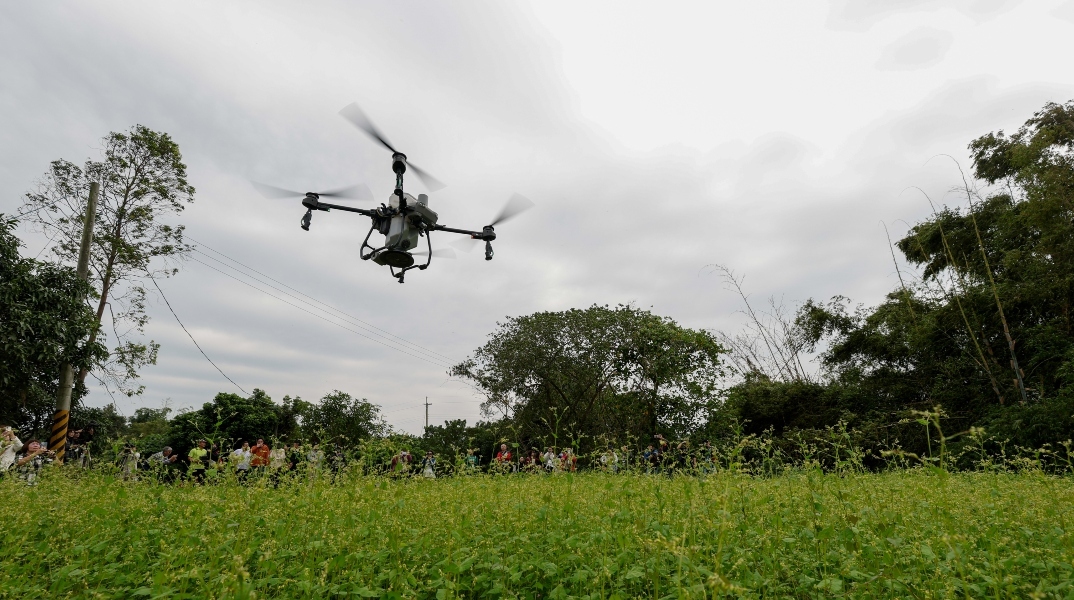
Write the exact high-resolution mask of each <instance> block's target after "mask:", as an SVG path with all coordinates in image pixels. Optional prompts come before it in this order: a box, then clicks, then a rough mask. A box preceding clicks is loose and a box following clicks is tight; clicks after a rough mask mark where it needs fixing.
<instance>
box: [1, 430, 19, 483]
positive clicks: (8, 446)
mask: <svg viewBox="0 0 1074 600" xmlns="http://www.w3.org/2000/svg"><path fill="white" fill-rule="evenodd" d="M19 450H22V442H21V441H19V438H17V437H15V432H14V431H12V430H11V428H10V427H8V426H6V425H5V426H4V427H3V428H0V473H3V472H4V471H7V470H8V469H10V468H11V465H13V464H15V455H16V454H17V453H18V451H19Z"/></svg>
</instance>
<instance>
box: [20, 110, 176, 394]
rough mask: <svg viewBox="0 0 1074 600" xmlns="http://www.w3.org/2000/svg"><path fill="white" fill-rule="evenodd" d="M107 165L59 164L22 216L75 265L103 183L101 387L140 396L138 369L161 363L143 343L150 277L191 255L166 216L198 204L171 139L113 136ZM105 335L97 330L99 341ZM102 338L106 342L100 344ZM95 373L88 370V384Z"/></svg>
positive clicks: (140, 132) (133, 133)
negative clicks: (89, 207)
mask: <svg viewBox="0 0 1074 600" xmlns="http://www.w3.org/2000/svg"><path fill="white" fill-rule="evenodd" d="M102 141H103V143H104V149H103V157H102V159H101V160H96V161H95V160H87V161H86V163H85V165H84V166H83V167H81V168H80V167H79V166H77V165H75V164H74V163H71V162H69V161H66V160H56V161H53V162H52V164H51V165H50V167H49V170H48V172H46V173H45V175H44V177H42V179H41V180H40V181H39V183H38V186H37V190H36V191H34V192H30V193H27V194H26V196H25V198H24V204H23V206H22V209H21V210H20V215H22V216H23V217H24V218H25V219H27V220H28V221H30V222H31V223H33V224H34V225H36V226H37V227H38V228H39V229H40V230H42V231H43V232H45V233H46V234H47V235H48V236H49V238H50V239H53V240H55V245H54V246H53V247H52V252H53V255H54V256H55V258H56V259H58V260H60V261H62V262H65V263H69V264H74V263H75V262H77V259H78V254H79V248H80V245H81V232H82V223H83V219H84V218H85V210H86V204H87V196H88V193H89V183H90V182H91V181H96V182H99V183H100V186H101V187H100V195H99V197H98V202H97V211H96V220H95V222H94V231H93V246H92V251H91V255H90V263H89V264H90V273H91V277H90V281H91V283H92V284H93V297H94V299H95V301H96V307H95V308H96V319H97V323H98V324H100V323H103V322H105V318H106V315H107V318H108V320H109V321H110V322H111V327H110V328H109V329H110V330H111V334H112V336H113V337H114V338H115V339H114V340H113V343H114V344H115V346H114V347H113V348H112V349H111V351H110V352H109V353H108V354H106V355H105V356H106V357H107V359H108V360H99V361H98V363H97V364H96V365H95V367H96V368H95V369H94V373H95V374H96V376H97V378H98V379H101V381H102V383H104V384H105V385H109V386H115V387H118V389H120V390H121V391H123V392H124V393H126V394H128V395H133V394H137V393H140V392H141V390H142V388H141V387H139V386H135V385H133V382H134V381H135V380H136V379H137V377H138V369H139V368H141V367H142V366H144V365H147V364H154V363H155V362H156V356H157V349H158V345H157V344H156V343H155V342H153V341H149V342H145V341H143V340H142V339H140V337H139V334H141V333H142V331H143V328H144V326H145V324H146V323H147V322H148V319H149V317H148V316H147V315H146V312H145V299H146V288H145V285H144V281H145V279H146V278H147V277H166V276H168V275H172V274H174V273H175V272H176V263H175V262H174V261H171V260H170V259H175V258H178V257H181V256H182V255H184V254H185V253H186V252H188V251H189V250H190V246H189V245H188V244H186V243H185V241H184V240H183V226H182V225H176V224H173V223H169V222H167V217H169V216H172V215H176V214H178V213H180V212H182V211H183V209H184V208H185V205H186V204H189V203H190V202H193V201H194V188H193V187H192V186H191V185H190V184H189V183H188V182H187V179H186V165H185V164H184V163H183V157H182V154H180V152H179V146H178V144H176V143H175V141H173V140H172V139H171V137H170V136H169V135H168V134H166V133H161V132H157V131H153V130H151V129H149V128H147V127H145V126H142V125H136V126H134V127H133V128H131V130H130V131H129V132H112V133H110V134H108V136H106V137H105V138H104V140H102ZM98 335H100V336H105V335H107V332H105V331H103V330H102V329H101V328H100V327H98V328H97V329H96V330H95V332H94V334H93V336H94V338H93V339H94V340H96V336H98ZM102 339H103V338H102ZM89 372H90V371H89V368H88V366H87V368H83V369H82V370H81V371H80V374H79V382H80V383H81V382H84V381H85V379H86V375H87V373H89Z"/></svg>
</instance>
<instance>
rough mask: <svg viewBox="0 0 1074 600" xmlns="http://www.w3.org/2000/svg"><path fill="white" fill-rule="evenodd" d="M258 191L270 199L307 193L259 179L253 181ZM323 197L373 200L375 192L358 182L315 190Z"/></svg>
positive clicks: (301, 195) (299, 195) (295, 196)
mask: <svg viewBox="0 0 1074 600" xmlns="http://www.w3.org/2000/svg"><path fill="white" fill-rule="evenodd" d="M250 183H252V184H253V186H254V187H255V188H257V191H258V192H260V193H261V195H262V196H264V197H266V198H269V199H270V200H276V199H280V198H302V197H304V196H305V195H306V194H305V193H303V192H296V191H294V190H288V189H284V188H278V187H276V186H274V185H268V184H267V183H260V182H257V181H251V182H250ZM313 193H315V194H317V196H318V197H321V198H342V199H350V200H372V199H373V192H371V191H369V187H368V186H366V185H365V184H362V183H358V184H355V185H350V186H347V187H342V188H337V189H334V190H328V191H326V192H313Z"/></svg>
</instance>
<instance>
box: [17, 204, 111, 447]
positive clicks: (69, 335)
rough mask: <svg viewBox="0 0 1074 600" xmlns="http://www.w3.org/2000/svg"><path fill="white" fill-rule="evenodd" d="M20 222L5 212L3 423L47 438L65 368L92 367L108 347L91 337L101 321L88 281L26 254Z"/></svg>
mask: <svg viewBox="0 0 1074 600" xmlns="http://www.w3.org/2000/svg"><path fill="white" fill-rule="evenodd" d="M16 225H17V221H15V220H14V219H12V218H10V217H5V216H4V215H2V214H0V422H3V423H5V424H10V425H13V426H15V427H18V428H19V429H21V430H22V431H23V436H24V437H28V436H30V435H33V436H36V437H44V436H45V435H46V434H47V432H48V429H49V423H50V415H51V414H52V410H53V409H54V407H55V403H56V391H57V388H58V386H59V373H60V365H62V364H64V363H70V364H73V365H76V366H78V367H84V366H88V365H90V364H92V363H93V362H94V361H97V360H100V359H101V358H102V357H103V356H105V354H106V350H105V348H104V347H103V346H102V345H101V344H99V343H96V342H95V341H94V340H93V339H92V337H93V336H92V334H93V331H94V330H95V328H96V320H95V319H94V315H93V312H92V311H91V310H89V308H88V307H87V306H86V304H85V302H84V300H83V299H84V298H85V296H86V294H87V293H88V292H89V291H90V287H89V285H88V284H86V283H85V282H83V281H80V280H79V279H78V278H77V277H76V276H75V272H74V269H69V268H66V267H61V266H58V265H53V264H49V263H45V262H41V261H37V260H33V259H29V258H23V257H22V256H21V254H20V252H19V248H20V247H21V246H22V242H21V241H20V240H19V239H18V238H17V237H15V235H14V233H13V232H14V229H15V227H16ZM84 393H85V388H84V387H78V388H77V389H76V390H75V396H76V397H80V396H81V395H83V394H84Z"/></svg>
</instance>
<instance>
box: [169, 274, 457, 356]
mask: <svg viewBox="0 0 1074 600" xmlns="http://www.w3.org/2000/svg"><path fill="white" fill-rule="evenodd" d="M190 260H192V261H194V262H196V263H198V264H201V265H204V266H206V267H208V268H210V269H212V270H214V271H216V272H217V273H220V274H221V275H226V276H227V277H230V278H231V279H234V280H235V281H238V282H239V283H241V284H243V285H246V286H249V287H251V288H253V289H255V290H257V291H259V292H261V293H262V294H265V295H266V296H270V297H272V298H275V299H276V300H279V301H280V302H283V303H284V304H287V305H289V306H293V307H294V308H297V309H298V310H301V311H302V312H305V313H307V314H310V315H313V316H314V317H317V318H318V319H320V320H322V321H324V322H326V323H331V324H332V325H335V326H336V327H339V328H340V329H345V330H347V331H349V332H351V333H354V334H357V335H359V336H361V337H363V338H365V339H367V340H369V341H371V342H374V343H377V344H380V345H382V346H384V347H385V348H391V349H392V350H395V351H397V352H402V353H403V354H406V355H407V356H410V357H412V358H416V359H418V360H421V361H424V362H427V363H429V364H431V365H434V366H437V367H441V368H444V369H450V368H451V365H449V364H446V363H443V362H440V361H437V360H435V359H433V358H429V357H426V356H422V355H419V354H413V353H411V352H408V351H407V350H406V349H404V348H400V347H398V346H393V345H391V344H389V343H387V342H385V341H384V340H380V339H377V338H374V337H370V336H368V335H366V334H365V333H363V332H361V331H358V330H356V329H351V328H350V327H347V326H345V325H343V324H341V323H337V322H335V321H333V320H331V319H329V318H327V317H325V316H323V315H319V314H317V313H315V312H313V311H311V310H309V309H307V308H305V307H302V306H299V305H297V304H295V303H293V302H288V301H287V300H286V299H284V298H281V297H279V296H277V295H275V294H273V293H271V292H267V291H265V290H263V289H261V288H259V287H257V286H256V285H254V284H252V283H250V282H248V281H244V280H242V279H239V278H238V277H235V276H234V275H232V274H231V273H228V272H227V271H223V270H221V269H218V268H216V267H214V266H213V265H210V264H209V263H206V262H203V261H200V260H198V259H196V258H191V259H190Z"/></svg>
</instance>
